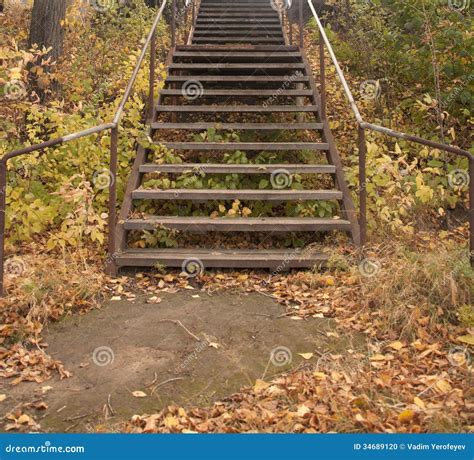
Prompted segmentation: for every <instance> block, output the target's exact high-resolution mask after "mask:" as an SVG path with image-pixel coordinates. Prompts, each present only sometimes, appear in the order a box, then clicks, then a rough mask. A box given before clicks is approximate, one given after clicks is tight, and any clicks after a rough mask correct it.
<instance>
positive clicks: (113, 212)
mask: <svg viewBox="0 0 474 460" xmlns="http://www.w3.org/2000/svg"><path fill="white" fill-rule="evenodd" d="M117 164H118V124H117V125H115V126H114V127H113V128H112V130H111V132H110V167H109V171H110V182H109V229H108V242H107V243H108V253H109V254H108V258H107V260H108V266H107V272H108V273H109V274H111V275H114V274H115V272H116V268H115V261H114V259H115V251H116V248H115V226H116V225H117Z"/></svg>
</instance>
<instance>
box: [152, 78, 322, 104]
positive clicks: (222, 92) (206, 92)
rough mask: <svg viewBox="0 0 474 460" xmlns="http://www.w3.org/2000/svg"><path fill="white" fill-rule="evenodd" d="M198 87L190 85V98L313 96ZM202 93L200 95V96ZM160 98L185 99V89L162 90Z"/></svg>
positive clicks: (298, 91) (305, 92)
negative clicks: (177, 97) (176, 97)
mask: <svg viewBox="0 0 474 460" xmlns="http://www.w3.org/2000/svg"><path fill="white" fill-rule="evenodd" d="M189 81H190V82H194V81H195V79H189ZM198 86H199V85H197V84H193V83H190V86H189V87H190V88H192V89H193V91H194V90H195V91H196V93H197V97H194V96H195V95H194V93H192V92H191V90H189V93H190V97H191V98H194V99H198V98H201V97H210V96H224V97H230V96H238V97H245V96H254V97H270V98H275V99H276V98H277V97H301V96H304V97H310V96H312V95H313V92H312V91H311V90H310V89H285V90H279V91H278V90H272V89H261V90H259V89H209V88H203V89H202V90H200V89H199V88H198ZM201 93H202V94H201ZM160 95H161V96H167V97H168V96H180V97H186V90H185V89H162V90H161V91H160Z"/></svg>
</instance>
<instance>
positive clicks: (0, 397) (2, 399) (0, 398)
mask: <svg viewBox="0 0 474 460" xmlns="http://www.w3.org/2000/svg"><path fill="white" fill-rule="evenodd" d="M5 399H7V395H3V394H2V395H0V402H2V401H5Z"/></svg>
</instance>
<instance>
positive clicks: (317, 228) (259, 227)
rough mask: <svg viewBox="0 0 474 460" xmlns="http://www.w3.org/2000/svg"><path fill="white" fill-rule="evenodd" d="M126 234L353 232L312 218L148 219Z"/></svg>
mask: <svg viewBox="0 0 474 460" xmlns="http://www.w3.org/2000/svg"><path fill="white" fill-rule="evenodd" d="M123 225H124V228H125V230H156V229H157V228H166V229H172V230H179V231H186V232H190V233H203V232H211V231H212V232H327V231H350V230H351V223H350V222H349V221H348V220H342V219H320V218H309V217H304V218H303V217H255V218H252V217H235V218H227V217H219V218H216V219H213V218H210V217H172V216H164V217H158V216H153V217H147V218H145V219H127V220H126V221H125V222H124V224H123Z"/></svg>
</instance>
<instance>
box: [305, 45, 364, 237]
mask: <svg viewBox="0 0 474 460" xmlns="http://www.w3.org/2000/svg"><path fill="white" fill-rule="evenodd" d="M300 51H301V56H302V59H303V63H304V65H305V70H306V75H307V76H308V78H309V85H310V88H311V90H312V91H313V95H312V100H313V104H315V105H316V106H318V107H319V108H321V96H320V95H319V91H318V87H317V86H316V81H315V79H314V77H313V72H312V69H311V65H310V63H309V59H308V56H307V54H306V52H305V50H304V49H300ZM317 119H318V122H320V123H322V124H323V131H322V136H323V140H324V142H326V143H327V144H329V151H328V157H329V158H328V160H329V162H330V163H331V164H332V165H334V166H335V167H336V185H337V186H338V188H339V190H341V192H342V194H343V198H342V204H343V209H342V214H343V216H344V218H345V219H347V220H348V221H349V222H350V223H351V235H352V239H353V241H354V244H356V245H357V246H360V245H361V238H360V224H359V218H358V213H357V210H356V208H355V205H354V201H353V199H352V196H351V191H350V189H349V186H348V185H347V182H346V179H345V177H344V168H343V165H342V160H341V156H340V154H339V151H338V149H337V147H336V141H335V139H334V136H333V134H332V132H331V128H330V127H329V123H328V121H327V120H323V119H322V118H321V109H320V110H319V112H318V113H317Z"/></svg>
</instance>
